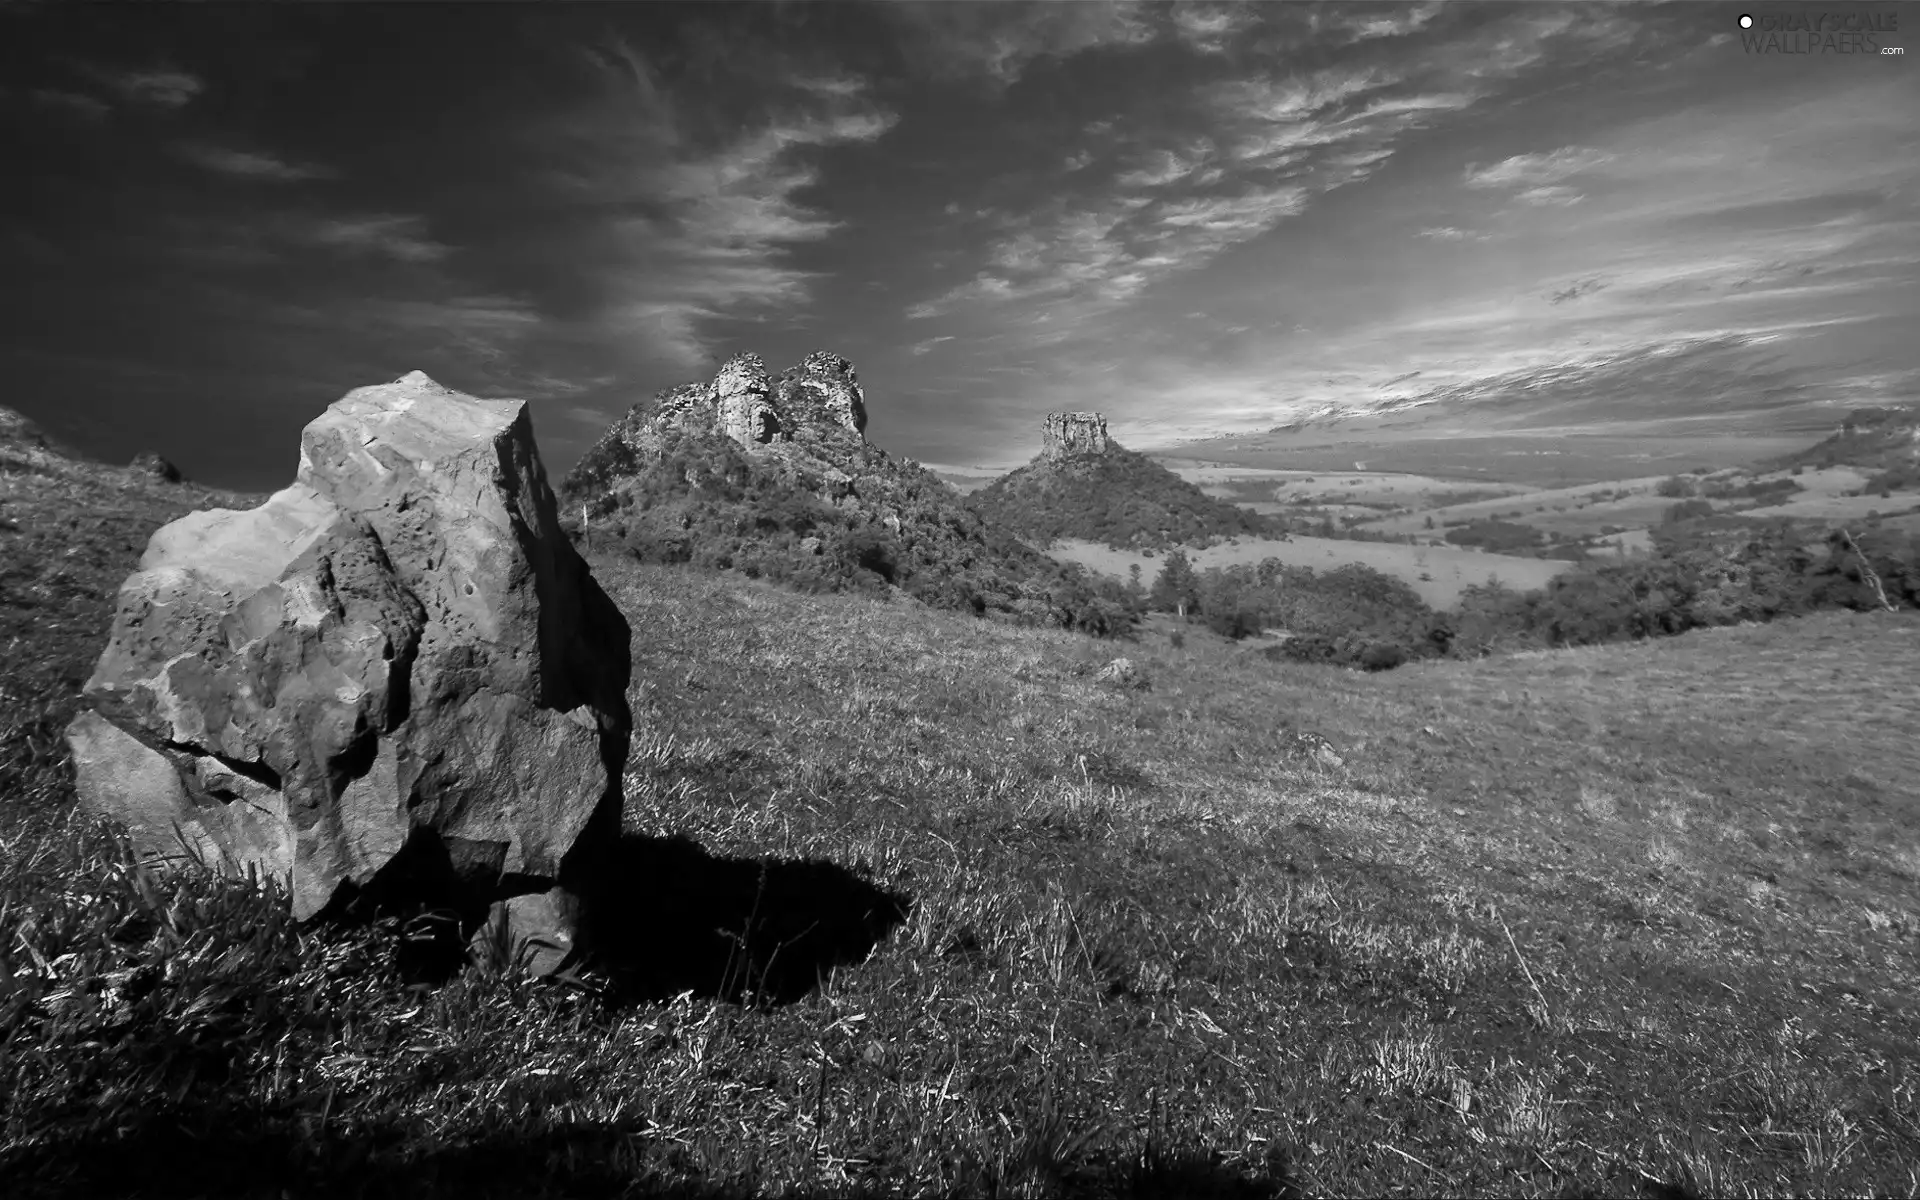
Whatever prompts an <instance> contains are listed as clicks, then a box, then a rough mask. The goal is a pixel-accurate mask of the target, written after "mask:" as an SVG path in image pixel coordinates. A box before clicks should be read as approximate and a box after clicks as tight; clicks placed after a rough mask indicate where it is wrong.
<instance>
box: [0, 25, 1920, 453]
mask: <svg viewBox="0 0 1920 1200" xmlns="http://www.w3.org/2000/svg"><path fill="white" fill-rule="evenodd" d="M1741 11H1751V12H1753V13H1756V14H1760V15H1762V16H1763V17H1768V18H1772V17H1778V18H1780V19H1781V20H1783V21H1786V20H1788V19H1789V18H1791V19H1793V20H1798V19H1799V18H1800V17H1802V16H1803V15H1805V14H1814V15H1816V16H1817V15H1822V14H1824V15H1828V16H1829V17H1830V19H1835V20H1839V21H1841V22H1843V23H1844V22H1849V21H1850V22H1854V24H1853V25H1851V26H1847V25H1845V24H1842V26H1841V27H1842V28H1843V29H1844V28H1855V29H1858V28H1862V27H1869V26H1870V24H1871V23H1872V22H1873V21H1874V19H1875V18H1876V16H1877V18H1878V21H1879V23H1880V24H1881V25H1882V26H1883V27H1884V25H1885V24H1886V23H1887V22H1888V21H1892V22H1894V23H1895V24H1904V25H1905V26H1907V27H1908V28H1906V29H1903V30H1900V31H1899V32H1893V33H1889V32H1886V31H1885V30H1884V28H1882V29H1881V30H1880V31H1878V32H1871V33H1868V34H1866V35H1864V36H1863V37H1856V38H1854V39H1853V41H1854V45H1853V49H1854V50H1855V51H1856V52H1853V53H1841V52H1837V46H1820V47H1814V49H1816V50H1821V51H1825V52H1816V53H1803V54H1785V53H1753V52H1750V49H1749V47H1748V46H1747V45H1746V44H1745V43H1744V42H1743V39H1742V37H1741V31H1740V30H1739V29H1738V28H1737V27H1736V25H1735V18H1736V16H1737V14H1738V13H1739V12H1741ZM1902 19H1904V21H1903V20H1902ZM1788 23H1791V21H1788ZM1862 23H1866V24H1864V25H1863V24H1862ZM1796 37H1798V38H1800V39H1802V41H1804V37H1805V35H1800V34H1789V35H1788V36H1787V37H1786V38H1785V39H1784V40H1785V41H1786V42H1788V43H1792V42H1793V40H1794V39H1795V38H1796ZM1907 42H1920V9H1916V7H1915V6H1913V5H1903V6H1895V7H1889V6H1885V5H1880V6H1856V7H1847V6H1830V5H1795V6H1781V5H1774V6H1751V7H1746V6H1742V5H1739V4H1728V3H1666V4H1644V5H1642V4H1604V5H1584V4H1556V3H1548V2H1542V3H1527V4H1517V3H1515V4H1500V5H1473V4H1465V3H1446V4H1439V3H1430V2H1423V3H1410V4H1381V5H1372V4H1359V3H1342V4H1324V5H1309V4H1281V3H1268V4H1259V5H1224V4H1191V5H1188V4H1180V5H1175V6H1171V7H1169V6H1165V5H1159V4H1145V5H1133V4H1120V3H1113V4H1109V3H1094V2H1076V3H1064V2H1061V3H1047V4H1040V5H1033V6H1027V5H1021V4H1011V3H1007V4H1001V3H964V4H959V3H951V4H935V5H919V4H910V3H898V4H878V5H871V6H862V5H851V4H848V5H842V4H837V3H826V2H822V3H789V4H778V5H776V4H751V5H750V4H745V3H740V4H734V3H711V4H700V5H694V6H689V7H673V6H669V5H661V4H645V5H640V4H622V5H613V4H605V5H567V6H539V5H533V4H490V5H471V4H463V5H451V4H447V5H442V4H413V5H405V6H399V5H346V4H340V5H330V4H302V5H198V6H180V5H161V6H146V7H131V6H96V5H57V6H56V5H32V4H29V5H15V6H9V7H0V138H4V139H5V145H4V147H0V150H4V153H5V156H6V161H7V162H8V164H9V169H8V173H9V176H10V186H8V187H6V188H4V189H0V305H4V323H0V370H4V372H5V378H6V380H7V383H8V388H7V394H6V395H4V396H0V403H4V404H8V405H11V406H13V407H16V408H18V409H20V410H22V411H24V412H25V413H27V414H28V415H29V416H31V417H33V418H35V419H36V420H39V421H40V422H42V423H43V424H44V425H46V426H47V427H48V428H49V429H50V430H51V431H52V432H54V433H56V434H57V435H60V436H63V437H65V438H66V439H67V440H69V441H71V442H74V443H76V444H78V445H79V446H80V447H82V448H83V449H86V450H88V451H90V452H93V453H97V454H100V455H103V456H105V457H108V458H112V459H125V458H127V457H130V456H131V455H132V454H133V453H134V452H136V451H138V450H141V449H146V448H151V449H156V450H159V451H160V452H162V453H164V454H166V455H168V456H169V457H171V458H173V459H175V460H176V461H177V462H179V463H180V464H181V465H182V466H183V467H184V468H185V469H186V470H187V471H188V472H189V474H191V475H193V476H195V477H197V478H200V479H203V480H206V481H208V482H216V483H227V484H232V485H235V486H245V487H267V486H278V485H281V484H284V483H285V482H287V481H288V480H289V479H290V478H291V475H292V472H293V468H294V464H295V459H296V456H297V437H298V431H299V429H300V427H301V426H303V425H304V424H305V423H306V422H307V421H309V420H311V419H312V418H313V417H314V416H315V415H317V414H318V413H319V412H320V411H321V410H322V409H323V408H324V407H325V405H326V404H328V403H330V402H331V401H332V400H335V399H337V398H338V397H339V396H340V395H341V394H342V393H344V392H345V391H347V390H348V389H350V388H352V387H356V386H359V385H362V384H367V383H377V382H384V381H386V380H389V379H392V378H394V377H396V376H398V375H400V374H403V373H405V372H406V371H409V370H413V369H416V368H418V369H421V370H425V371H426V372H428V373H429V374H431V375H432V376H434V377H435V378H436V379H439V380H440V381H441V382H443V383H446V384H449V385H451V386H453V387H457V388H460V389H462V390H466V391H470V392H473V393H475V394H478V395H485V396H516V397H524V398H526V399H528V400H529V401H530V402H531V403H532V404H533V406H534V422H535V427H536V430H537V431H538V434H539V437H540V442H541V447H542V451H543V454H544V456H545V457H546V459H547V462H548V465H549V468H550V469H552V470H555V471H559V470H564V469H565V468H566V467H567V466H568V465H570V464H571V463H572V461H573V460H574V458H575V457H576V456H577V455H578V454H579V453H580V452H581V451H582V450H583V449H585V447H586V446H587V445H588V444H590V443H591V441H592V440H593V438H594V437H595V436H597V434H598V433H599V431H600V430H601V429H602V428H604V426H605V425H606V424H607V423H608V422H609V421H611V420H612V419H613V418H614V417H616V416H618V415H619V414H620V413H621V412H623V411H624V410H625V409H626V407H627V406H628V405H629V404H630V403H632V402H633V401H634V400H635V399H637V398H639V397H641V396H643V395H646V394H650V393H652V392H653V391H656V390H658V389H659V388H662V387H665V386H668V385H671V384H674V383H678V382H683V381H685V380H688V379H691V378H695V377H707V376H711V374H712V372H713V369H714V367H715V366H716V365H717V364H718V362H719V361H720V360H722V359H724V358H725V357H726V356H728V355H730V354H733V353H736V352H738V351H742V350H754V351H757V352H759V353H760V354H761V355H763V356H764V357H765V358H766V359H767V360H768V361H769V363H770V364H771V365H773V366H775V367H776V368H777V367H781V366H785V365H788V364H790V363H792V362H795V361H797V360H798V359H799V358H800V357H801V356H802V355H804V354H805V353H806V352H808V351H809V350H813V349H828V350H833V351H836V352H838V353H841V354H844V355H846V356H848V357H849V358H851V359H852V360H853V362H854V363H855V365H856V367H857V369H858V371H859V373H860V377H861V380H862V383H863V384H864V386H865V388H866V391H867V397H868V407H869V411H870V413H871V424H870V426H869V428H868V436H869V437H870V438H871V439H872V440H873V441H875V442H876V443H878V444H879V445H880V446H882V447H884V448H886V449H887V450H889V451H890V452H892V453H894V454H896V455H904V456H910V457H914V458H918V459H920V460H922V461H926V462H929V463H936V464H944V465H981V466H989V467H1010V466H1013V465H1017V464H1018V463H1021V462H1024V461H1025V460H1026V459H1028V458H1029V457H1031V456H1032V455H1033V453H1035V451H1036V449H1037V442H1038V438H1039V429H1040V423H1041V419H1042V416H1043V414H1045V413H1046V412H1048V411H1050V410H1057V409H1063V408H1066V409H1097V410H1099V411H1102V412H1105V413H1106V414H1107V415H1108V418H1109V422H1110V425H1111V427H1112V429H1113V432H1114V433H1115V435H1116V436H1117V437H1118V438H1119V439H1120V440H1121V441H1122V442H1124V443H1126V444H1128V445H1131V446H1134V447H1135V448H1139V449H1152V448H1156V447H1162V446H1166V445H1169V444H1172V443H1174V442H1175V440H1176V439H1181V438H1197V437H1200V436H1204V435H1207V434H1219V433H1230V432H1236V431H1250V430H1255V429H1264V428H1266V427H1268V426H1271V425H1275V424H1280V423H1284V422H1286V421H1289V420H1291V419H1294V418H1297V417H1299V416H1302V415H1307V414H1312V413H1316V412H1323V411H1328V410H1332V409H1368V408H1373V407H1377V406H1379V405H1381V404H1384V403H1390V402H1391V403H1406V402H1410V401H1421V402H1424V403H1426V404H1427V405H1428V410H1429V411H1434V412H1440V411H1444V412H1447V413H1449V414H1451V415H1453V416H1454V417H1457V418H1458V420H1460V421H1464V422H1466V424H1467V425H1469V426H1471V425H1473V424H1474V423H1476V422H1477V423H1479V424H1481V425H1484V426H1485V427H1488V428H1494V427H1500V426H1511V425H1514V424H1531V425H1534V426H1542V425H1580V426H1592V425H1593V424H1596V423H1605V422H1612V421H1618V422H1633V421H1646V420H1649V419H1655V418H1671V417H1674V416H1683V415H1688V414H1693V413H1702V414H1710V413H1726V412H1737V413H1741V414H1745V415H1743V417H1742V419H1743V420H1745V419H1752V420H1755V421H1760V422H1763V423H1764V422H1765V421H1766V420H1768V419H1770V418H1769V416H1768V414H1769V413H1773V412H1776V411H1777V412H1781V413H1785V412H1788V411H1794V412H1799V411H1802V410H1804V409H1805V408H1806V407H1807V406H1808V405H1817V404H1846V405H1850V404H1859V403H1871V402H1875V401H1885V400H1902V399H1911V398H1914V397H1915V392H1916V382H1920V337H1916V336H1915V335H1916V331H1920V119H1916V118H1920V78H1917V77H1916V71H1917V70H1920V63H1916V62H1915V61H1914V56H1913V55H1908V56H1904V57H1893V56H1885V55H1880V54H1877V53H1873V52H1872V51H1874V50H1877V48H1878V47H1879V46H1880V45H1896V46H1903V47H1904V46H1905V45H1906V43H1907ZM1912 50H1913V51H1914V52H1915V53H1916V54H1920V45H1916V46H1914V47H1912Z"/></svg>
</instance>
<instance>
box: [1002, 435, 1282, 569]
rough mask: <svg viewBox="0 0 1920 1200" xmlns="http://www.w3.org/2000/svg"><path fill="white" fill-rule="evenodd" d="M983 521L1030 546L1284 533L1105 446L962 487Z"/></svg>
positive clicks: (1187, 541)
mask: <svg viewBox="0 0 1920 1200" xmlns="http://www.w3.org/2000/svg"><path fill="white" fill-rule="evenodd" d="M966 503H967V505H968V506H969V507H971V508H972V509H973V510H974V511H975V512H977V513H979V514H980V516H981V518H982V519H983V520H985V521H986V522H987V523H988V524H989V525H992V526H994V527H996V528H1000V529H1006V530H1009V531H1011V532H1013V533H1014V534H1016V535H1018V536H1019V537H1021V538H1024V539H1026V540H1027V541H1029V542H1031V543H1032V544H1033V545H1035V546H1046V545H1048V544H1050V543H1051V542H1053V541H1054V540H1055V539H1057V538H1084V539H1086V540H1088V541H1092V542H1098V543H1101V544H1103V545H1107V546H1112V547H1114V548H1116V549H1137V548H1140V547H1147V546H1152V547H1161V548H1165V547H1168V546H1180V545H1193V546H1204V545H1212V544H1214V543H1216V542H1220V541H1224V540H1226V539H1227V538H1231V537H1275V538H1281V537H1285V536H1286V526H1285V525H1284V524H1283V523H1281V522H1279V521H1276V520H1274V519H1272V518H1269V517H1264V516H1261V515H1259V514H1257V513H1254V512H1251V511H1249V510H1248V509H1245V508H1242V507H1241V506H1239V505H1237V504H1232V503H1229V502H1228V501H1225V500H1220V499H1216V498H1215V497H1213V496H1209V495H1207V494H1206V493H1205V492H1203V491H1201V490H1200V489H1199V488H1197V487H1195V486H1194V485H1193V484H1191V483H1188V482H1187V481H1186V480H1184V479H1182V478H1180V477H1179V476H1178V475H1175V474H1174V473H1173V472H1172V471H1169V470H1167V469H1166V468H1165V467H1162V466H1161V465H1159V464H1158V463H1156V462H1154V461H1153V460H1152V459H1150V458H1148V457H1147V456H1146V455H1144V454H1136V453H1134V452H1133V451H1131V450H1128V449H1126V448H1125V447H1122V446H1109V447H1108V448H1107V449H1106V450H1104V451H1102V452H1100V453H1098V454H1076V455H1073V456H1071V457H1068V458H1065V459H1062V460H1060V461H1058V462H1049V461H1047V460H1045V459H1035V460H1034V461H1033V462H1031V463H1028V464H1027V465H1026V466H1024V467H1021V468H1020V469H1019V470H1017V471H1013V472H1010V473H1009V474H1007V475H1004V476H1002V477H1001V478H999V479H996V480H994V481H993V482H992V483H990V484H988V485H987V486H986V487H984V488H981V489H980V490H978V491H976V492H972V493H970V494H969V495H968V496H967V498H966Z"/></svg>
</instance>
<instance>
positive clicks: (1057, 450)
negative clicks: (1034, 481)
mask: <svg viewBox="0 0 1920 1200" xmlns="http://www.w3.org/2000/svg"><path fill="white" fill-rule="evenodd" d="M1109 445H1111V442H1110V441H1109V440H1108V438H1107V419H1106V418H1105V417H1103V416H1101V415H1100V414H1099V413H1097V412H1057V413H1048V414H1047V424H1046V427H1045V428H1044V429H1042V430H1041V432H1040V457H1041V458H1043V459H1045V460H1046V461H1048V462H1059V461H1061V460H1062V459H1065V458H1069V457H1071V456H1073V455H1076V454H1105V453H1106V452H1107V448H1108V446H1109Z"/></svg>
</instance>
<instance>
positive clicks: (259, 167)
mask: <svg viewBox="0 0 1920 1200" xmlns="http://www.w3.org/2000/svg"><path fill="white" fill-rule="evenodd" d="M179 154H180V156H181V157H182V158H184V159H186V160H187V161H188V162H190V163H193V164H194V165H195V166H199V167H204V168H206V169H207V170H209V171H212V172H214V173H215V174H219V175H231V176H233V177H235V178H238V179H257V180H262V181H265V182H270V183H298V182H300V181H302V180H308V179H331V178H333V177H335V175H336V174H337V172H335V171H332V170H329V169H328V168H326V167H318V166H303V165H296V164H294V163H289V162H286V161H284V160H282V159H279V158H276V157H274V156H273V155H271V154H259V153H255V152H253V151H250V150H234V149H230V148H228V147H224V146H214V145H209V144H207V143H204V142H189V143H186V144H184V145H182V146H180V147H179Z"/></svg>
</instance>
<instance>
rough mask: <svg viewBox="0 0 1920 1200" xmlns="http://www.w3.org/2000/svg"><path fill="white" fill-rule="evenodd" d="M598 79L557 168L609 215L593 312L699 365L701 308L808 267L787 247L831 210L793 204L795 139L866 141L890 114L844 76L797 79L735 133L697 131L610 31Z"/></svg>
mask: <svg viewBox="0 0 1920 1200" xmlns="http://www.w3.org/2000/svg"><path fill="white" fill-rule="evenodd" d="M597 62H598V65H600V67H601V68H602V72H601V73H602V78H603V79H604V80H605V81H606V82H607V83H608V84H609V91H608V93H607V94H606V96H605V99H604V101H603V103H602V104H601V105H600V106H599V107H597V108H595V109H594V110H592V111H590V112H588V113H585V114H583V115H576V116H574V117H572V118H570V124H569V125H568V126H567V127H566V128H565V129H564V130H563V132H564V133H565V135H566V136H567V137H568V139H569V140H570V141H571V142H572V143H573V144H574V145H576V146H577V147H580V148H581V151H580V154H579V157H578V160H577V161H578V162H579V164H580V165H578V166H577V167H575V168H572V169H570V170H568V171H567V172H565V173H564V174H563V175H562V176H561V177H560V181H561V185H562V187H563V188H564V190H566V191H567V192H570V193H572V194H574V195H577V196H579V197H581V198H584V199H590V200H592V201H593V202H595V203H598V204H603V205H606V206H608V207H609V208H610V209H614V210H618V209H621V208H624V209H626V210H627V211H629V212H631V214H632V215H626V216H620V217H617V218H616V219H614V220H613V221H612V222H610V224H609V225H608V227H607V231H606V234H605V236H606V239H607V242H608V245H609V251H610V252H609V254H608V256H607V260H606V262H605V263H604V264H603V265H602V266H600V268H599V269H598V272H597V273H598V274H599V276H600V277H601V280H602V282H603V285H604V289H605V292H606V294H607V295H608V296H609V300H608V302H607V305H606V307H605V309H604V310H603V313H602V317H601V320H602V321H603V322H604V323H605V324H606V325H607V326H608V327H609V328H610V329H617V330H620V331H623V332H624V333H625V334H626V335H627V336H628V337H629V338H632V339H636V340H637V343H638V346H637V348H638V349H639V351H640V352H641V353H642V354H643V355H644V356H646V357H650V358H652V359H654V360H656V361H659V362H661V363H662V364H664V365H667V366H671V367H672V368H674V369H680V370H692V369H699V368H702V367H704V366H705V365H706V364H707V362H708V360H709V359H710V357H711V354H712V351H711V347H710V345H709V342H708V338H707V335H706V334H705V333H704V332H703V330H704V328H705V327H706V326H707V325H708V324H709V323H710V322H712V321H713V320H715V319H718V318H722V317H728V316H740V315H743V314H746V313H750V312H753V311H755V310H761V311H764V310H767V309H770V308H772V307H774V306H779V305H797V304H800V303H801V302H803V301H804V300H805V299H806V296H807V285H808V283H809V281H810V279H811V276H810V275H809V274H808V273H807V272H805V271H802V270H800V269H798V268H796V267H794V266H792V265H791V264H790V263H788V262H787V260H786V253H787V250H788V248H789V247H791V246H794V245H797V244H801V243H806V242H813V241H818V240H820V239H822V238H825V237H828V236H829V235H831V234H833V233H834V232H835V231H836V230H837V229H839V228H840V223H839V222H837V221H835V220H833V219H832V218H830V217H828V216H826V215H824V214H823V213H821V212H820V211H819V210H817V209H814V208H812V207H809V206H808V205H806V204H803V203H802V202H801V201H800V200H799V199H798V198H797V196H798V194H799V193H801V192H802V191H804V190H805V189H807V188H809V187H811V186H812V185H813V184H815V183H816V182H818V180H819V178H820V176H819V172H818V169H817V168H816V167H814V166H812V165H811V164H809V163H808V162H807V161H805V157H804V156H805V154H806V153H807V152H808V151H813V150H817V149H819V148H821V147H826V146H835V145H848V144H860V143H867V142H872V141H875V140H877V139H878V138H880V137H881V136H883V135H884V134H885V133H886V132H887V131H888V130H889V129H891V128H892V127H893V126H894V124H895V122H896V121H897V119H898V118H897V117H896V116H895V114H893V113H891V112H888V111H885V110H883V109H880V108H878V107H874V106H871V105H868V104H865V103H864V102H860V101H858V100H857V99H855V97H857V96H858V95H859V94H860V93H861V92H862V91H863V90H864V89H863V88H862V87H856V86H855V81H854V80H852V79H851V78H850V77H842V76H833V77H831V78H832V79H833V80H834V82H833V83H832V85H831V86H827V87H818V88H813V89H808V90H809V91H810V93H811V95H812V96H813V103H812V106H811V107H806V108H797V109H795V108H789V109H784V110H776V111H774V112H772V113H770V114H769V115H767V116H765V117H763V118H761V119H760V120H758V121H757V122H754V123H753V124H751V125H750V127H749V128H748V129H747V130H746V131H745V132H742V133H738V134H734V135H732V136H729V137H724V138H720V139H713V138H710V137H709V138H704V139H703V138H701V137H699V136H697V135H696V134H695V133H694V132H692V131H691V130H689V129H687V128H685V127H684V122H683V119H682V115H681V111H680V108H679V106H678V105H677V104H676V102H675V100H674V99H673V97H672V96H670V94H669V92H668V89H666V88H665V87H664V86H662V85H661V83H660V82H659V80H658V79H657V77H656V75H655V72H654V70H653V69H652V67H651V65H650V64H649V63H648V62H647V61H646V60H645V59H644V58H643V57H642V56H641V55H639V54H638V53H636V52H635V51H633V49H632V48H631V47H629V46H627V45H625V44H623V43H615V44H613V45H611V46H609V47H608V48H607V49H606V50H605V52H604V53H602V54H601V55H600V56H599V57H598V59H597Z"/></svg>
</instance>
